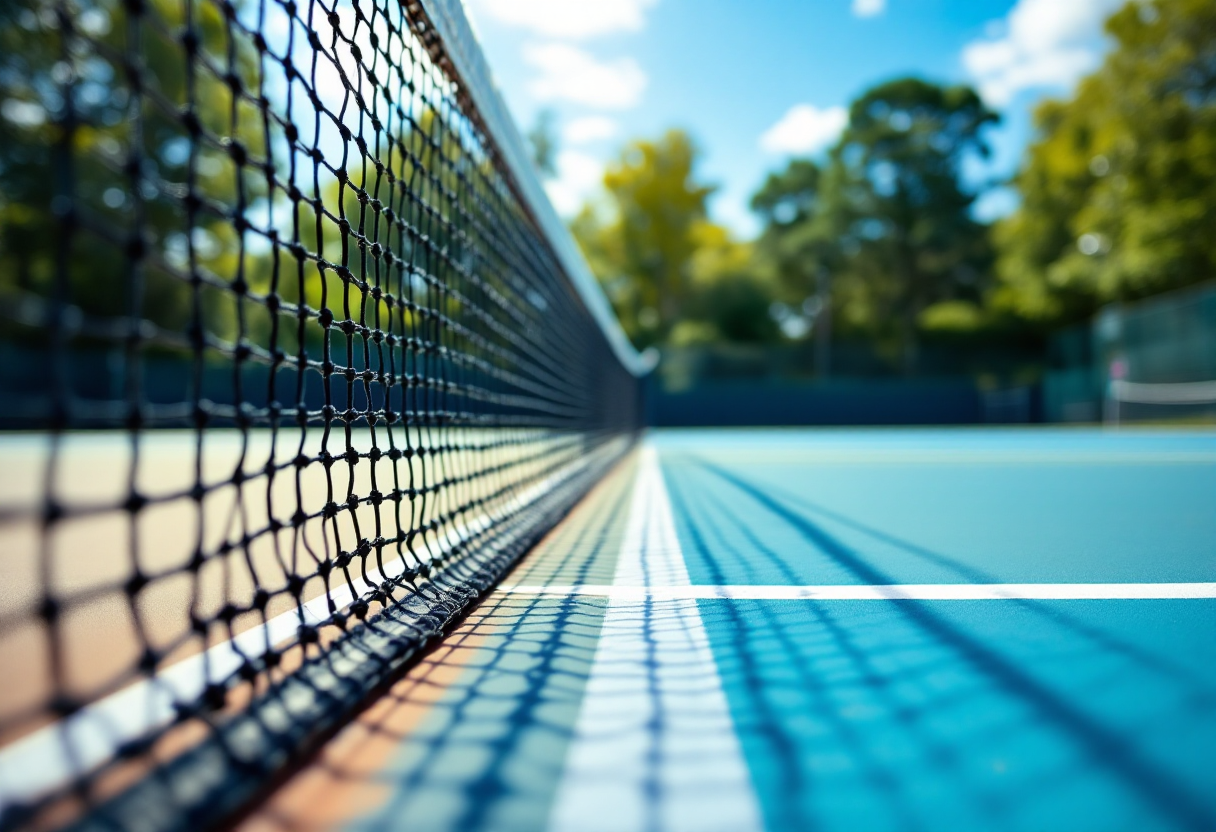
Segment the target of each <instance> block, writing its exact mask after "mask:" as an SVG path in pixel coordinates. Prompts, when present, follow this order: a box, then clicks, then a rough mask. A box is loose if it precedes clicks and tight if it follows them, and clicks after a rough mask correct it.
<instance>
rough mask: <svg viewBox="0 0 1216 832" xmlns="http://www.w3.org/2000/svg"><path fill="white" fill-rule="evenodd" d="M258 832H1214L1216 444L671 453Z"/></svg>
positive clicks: (800, 438) (933, 439) (955, 443)
mask: <svg viewBox="0 0 1216 832" xmlns="http://www.w3.org/2000/svg"><path fill="white" fill-rule="evenodd" d="M245 828H246V829H310V830H320V829H349V830H367V832H371V830H390V829H394V830H395V829H417V830H426V832H444V830H486V831H487V832H490V831H493V832H507V831H509V830H572V831H573V830H605V832H608V831H609V830H613V831H614V832H628V830H689V832H692V831H693V830H723V832H727V831H728V830H729V832H745V831H746V830H760V829H767V830H776V831H777V832H782V831H784V830H1036V831H1037V832H1051V831H1052V830H1062V831H1063V830H1069V832H1080V831H1081V830H1128V832H1147V830H1195V831H1196V832H1198V830H1213V829H1216V434H1213V433H1203V432H1139V431H1126V432H1098V431H1085V430H1076V431H1062V430H1060V431H1047V430H1043V431H1030V430H1027V431H1012V430H1009V431H999V430H965V431H946V430H941V431H929V430H926V431H820V432H809V431H785V430H771V431H733V432H728V431H703V432H692V431H689V432H672V431H668V432H662V431H660V432H654V433H651V434H650V435H649V436H648V438H647V439H646V440H645V441H644V442H643V443H641V445H640V446H639V448H638V449H637V450H636V451H635V452H634V453H633V454H631V455H630V457H629V459H628V460H627V461H626V462H624V463H623V464H621V465H620V466H618V467H617V468H616V469H615V470H614V472H613V473H612V474H611V475H610V476H609V477H608V478H607V479H605V480H604V481H603V482H602V483H600V485H599V486H598V487H597V488H596V489H595V491H593V493H592V494H591V495H589V496H588V498H587V499H585V500H584V501H583V503H582V504H581V505H580V506H578V507H577V508H576V509H575V511H574V512H573V513H572V514H571V515H570V516H569V517H568V518H567V519H566V520H565V521H564V522H563V523H562V525H560V526H559V527H558V528H557V529H556V530H554V532H553V533H551V534H550V535H549V536H548V537H547V538H546V539H545V540H544V541H543V542H542V544H541V545H540V546H539V547H537V548H536V549H535V550H534V551H533V552H532V553H531V554H530V555H528V556H527V558H526V559H525V560H524V561H522V562H521V564H520V565H519V566H518V568H517V569H516V570H515V571H514V572H513V573H512V574H511V575H510V576H509V577H508V579H507V580H506V582H505V583H504V584H503V585H502V586H501V587H500V588H499V589H498V590H497V591H495V592H494V593H493V594H491V595H490V596H489V597H488V599H487V600H486V601H485V602H484V603H483V604H481V605H480V606H479V607H478V608H477V609H475V610H474V612H473V613H472V614H471V615H470V616H469V617H468V618H467V619H466V620H465V621H464V622H463V624H462V626H461V627H460V629H459V630H458V631H457V632H456V633H455V634H454V635H453V636H451V637H450V638H449V639H448V640H447V641H446V642H445V643H444V644H443V645H442V646H441V647H440V648H439V649H437V650H436V651H434V652H433V653H432V654H431V655H430V656H428V658H427V659H426V660H425V661H424V662H423V663H422V664H421V665H419V666H418V667H416V668H415V669H414V670H413V671H411V672H410V673H409V674H408V675H407V676H406V677H405V678H403V679H402V680H401V681H400V682H398V683H397V684H396V685H395V687H393V689H392V690H391V691H389V693H388V694H387V695H386V696H384V697H383V698H382V699H380V700H379V701H377V702H375V703H374V704H373V705H372V706H371V707H370V708H369V709H368V710H367V711H365V712H364V713H363V715H362V716H361V718H360V719H359V720H358V721H357V722H356V723H355V724H352V725H351V726H349V727H348V728H347V729H346V730H344V731H343V732H342V733H341V734H340V735H339V736H338V737H337V738H336V739H335V740H334V741H333V742H332V743H331V744H330V745H329V746H328V747H327V748H326V749H325V750H324V752H323V753H321V754H320V755H319V756H318V757H317V758H316V760H315V761H314V762H313V763H312V764H311V765H310V766H309V767H308V768H306V769H305V770H304V771H303V772H302V773H301V774H299V775H298V776H297V777H295V778H294V779H293V780H291V781H289V782H288V783H287V784H286V785H285V786H284V787H283V788H281V789H280V790H279V791H278V792H277V793H276V794H275V795H274V796H273V798H272V799H271V800H270V801H269V802H268V804H267V805H266V806H265V807H264V808H263V809H262V810H260V811H259V812H257V813H256V814H254V815H252V816H250V817H248V818H246V820H245Z"/></svg>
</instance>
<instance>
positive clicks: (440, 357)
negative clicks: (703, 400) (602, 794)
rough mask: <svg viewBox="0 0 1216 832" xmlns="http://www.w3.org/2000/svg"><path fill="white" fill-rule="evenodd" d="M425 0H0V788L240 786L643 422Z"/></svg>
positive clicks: (42, 796)
mask: <svg viewBox="0 0 1216 832" xmlns="http://www.w3.org/2000/svg"><path fill="white" fill-rule="evenodd" d="M427 5H428V4H425V3H424V4H423V5H421V6H419V5H416V4H412V3H409V2H404V3H403V2H401V0H345V1H343V2H330V0H301V2H288V1H286V0H232V1H231V2H230V0H68V1H66V2H46V3H39V4H31V3H30V2H28V0H17V2H16V3H6V4H0V95H2V105H0V316H3V318H4V319H5V321H6V323H5V324H4V326H3V331H2V334H0V351H2V353H0V400H2V404H0V427H3V428H5V429H6V430H5V432H4V433H3V434H0V459H2V460H3V465H4V468H5V472H4V475H3V484H2V485H0V552H2V553H3V554H2V558H3V562H2V564H0V569H2V570H3V574H2V575H0V582H3V584H4V587H3V589H2V590H0V592H2V594H0V668H2V669H3V674H4V675H5V676H6V677H7V678H6V681H5V682H4V683H3V684H2V685H0V801H2V806H3V815H2V816H0V817H2V820H0V826H3V827H4V828H13V827H21V826H27V825H29V826H56V825H61V824H64V823H76V824H80V825H82V826H84V827H92V826H96V827H98V828H133V827H139V828H145V829H155V828H189V829H197V828H207V827H210V826H214V825H216V824H222V823H224V822H226V820H227V819H230V818H231V816H232V813H233V812H237V811H240V809H241V807H242V806H244V805H246V804H247V802H248V801H249V800H250V799H251V798H252V797H255V796H256V794H257V793H258V792H259V790H261V789H263V788H264V787H265V785H266V784H267V783H268V782H271V781H272V780H273V779H274V778H275V777H276V776H279V775H280V774H281V772H282V771H283V770H284V768H285V767H289V766H290V765H291V764H292V761H293V760H297V759H299V756H300V755H301V754H302V753H304V752H306V751H307V750H308V749H309V748H310V747H313V746H315V744H316V743H317V742H319V741H321V740H322V739H323V738H324V737H325V735H326V734H327V733H328V732H331V731H332V730H334V729H335V728H336V726H338V725H340V724H341V722H342V721H343V720H344V719H346V718H347V717H348V716H349V714H350V713H351V711H352V710H353V709H354V708H356V707H358V705H359V704H360V703H361V702H363V701H365V699H366V697H367V696H369V695H370V694H371V693H373V692H374V691H375V690H376V689H377V687H378V686H381V685H383V684H385V683H386V681H387V680H389V679H390V678H391V677H392V676H393V674H395V673H399V672H400V670H401V668H402V667H403V666H404V665H405V664H406V663H407V662H408V661H409V659H410V657H411V656H413V655H415V654H416V653H417V651H418V650H419V649H420V648H421V647H423V646H425V645H426V643H427V642H428V641H430V640H431V639H433V638H434V637H435V635H436V634H438V633H440V632H442V631H443V630H444V628H445V627H446V626H447V625H448V624H449V623H451V622H452V621H453V620H454V619H455V618H456V617H458V616H459V615H460V613H461V612H462V611H463V610H464V609H465V608H467V606H468V605H469V604H470V603H471V602H472V601H474V600H476V598H477V597H478V596H479V595H480V594H481V593H482V592H483V591H484V590H485V589H486V588H487V587H489V586H490V585H492V583H493V582H494V581H495V580H496V579H497V578H498V577H499V576H500V575H501V574H502V573H503V571H504V569H505V568H506V567H507V566H508V565H509V564H510V562H511V561H512V560H514V559H515V558H517V557H518V556H519V555H520V554H521V553H522V552H523V551H525V550H526V549H527V547H528V546H529V545H531V543H532V542H534V541H535V540H536V539H537V538H538V536H539V535H541V534H543V533H544V532H545V531H546V530H547V529H548V528H550V527H551V526H552V524H553V523H554V522H555V521H556V519H557V518H558V517H560V515H561V514H562V513H563V512H564V511H565V510H566V509H568V508H569V506H570V505H571V504H572V503H573V502H574V501H575V500H576V499H577V498H578V497H579V496H580V495H581V494H582V493H583V492H584V491H585V490H586V489H587V488H588V487H589V486H590V484H591V483H592V482H594V481H595V479H596V478H598V476H599V475H600V474H601V473H602V472H603V470H604V469H605V468H606V466H607V465H609V464H611V462H612V461H613V460H615V459H616V458H617V457H618V456H619V455H620V454H621V453H622V452H623V451H624V449H625V448H626V447H627V446H628V444H629V442H630V441H631V439H632V436H633V432H634V431H635V430H636V428H637V419H638V404H637V390H638V384H637V379H636V378H635V376H634V375H632V374H631V372H630V371H629V370H628V369H627V368H626V367H625V366H624V365H623V364H622V362H621V360H620V359H619V358H618V352H617V351H614V349H613V346H612V343H611V340H610V338H609V335H607V334H606V333H605V330H604V329H603V328H602V326H601V325H600V324H598V323H597V318H596V317H595V316H594V315H593V314H592V312H591V311H590V309H589V306H588V303H587V302H586V295H585V292H584V293H580V291H578V289H577V287H576V284H575V282H573V281H572V278H571V275H570V274H569V273H568V270H566V269H564V268H563V266H562V263H563V260H562V259H561V257H559V256H558V252H557V249H556V248H555V246H554V244H553V242H552V240H551V239H549V238H547V237H546V235H544V234H542V233H541V232H540V230H539V228H540V227H541V226H540V225H539V224H538V222H537V221H536V220H535V219H534V215H533V213H532V212H531V211H530V210H529V208H528V205H529V203H528V201H527V200H526V199H524V198H523V197H521V196H520V194H521V193H522V191H521V190H520V183H519V181H518V180H519V177H517V176H514V175H513V174H512V170H518V168H512V167H511V166H509V165H507V164H506V163H505V162H504V161H503V157H502V155H501V147H500V143H499V142H498V141H496V137H495V136H493V135H489V134H488V132H487V129H486V127H485V121H484V119H483V118H482V116H481V114H480V113H479V111H478V110H477V108H476V107H475V106H474V105H473V104H472V103H471V100H470V98H469V96H468V95H467V94H466V89H465V87H464V86H462V79H460V78H458V77H456V74H455V72H454V71H453V69H452V65H451V63H450V62H449V61H448V59H447V57H446V55H445V53H444V44H443V43H442V41H441V39H440V38H438V37H437V36H436V34H435V32H434V31H433V29H432V27H431V21H429V20H428V18H427V11H428V9H427V8H425V7H426V6H427Z"/></svg>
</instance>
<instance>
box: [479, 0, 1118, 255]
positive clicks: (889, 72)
mask: <svg viewBox="0 0 1216 832" xmlns="http://www.w3.org/2000/svg"><path fill="white" fill-rule="evenodd" d="M465 2H466V5H467V7H468V9H469V12H470V17H471V18H472V21H473V24H474V27H475V29H476V31H477V34H478V37H479V39H480V40H481V43H482V46H483V48H484V49H485V51H486V53H487V56H488V59H489V62H490V66H491V67H492V69H493V71H494V74H495V77H496V79H497V81H498V84H499V86H500V88H501V89H502V92H503V94H504V96H505V97H506V99H507V104H508V106H509V107H510V108H511V111H512V113H513V114H514V116H515V118H516V121H517V122H518V123H519V124H520V126H521V129H523V130H527V129H529V128H530V127H531V125H532V124H534V123H535V120H536V118H537V114H538V113H539V112H540V111H541V110H544V109H548V110H551V111H553V113H554V114H555V116H556V132H557V137H558V141H559V148H560V155H559V157H558V168H559V173H558V176H557V178H556V179H554V180H553V181H550V182H549V183H548V184H547V188H548V190H549V193H550V197H551V198H552V199H553V201H554V204H555V205H556V207H557V208H558V210H559V212H561V213H563V214H565V215H569V214H570V213H571V212H572V211H574V210H576V208H577V207H578V206H579V205H580V204H582V202H583V201H584V200H585V199H586V198H588V197H589V196H591V195H593V194H594V193H595V192H596V191H597V189H598V182H599V179H600V177H601V175H602V171H603V166H604V164H605V162H606V161H608V160H610V159H611V158H613V157H614V156H615V155H616V153H617V152H618V151H619V149H620V147H621V145H622V144H623V143H624V142H625V141H626V140H627V139H630V138H633V137H637V136H646V137H650V136H657V135H659V134H660V133H661V132H662V131H664V130H666V129H667V128H669V127H682V128H684V129H686V130H688V131H689V132H690V133H691V134H692V135H693V136H694V138H695V139H696V140H697V142H698V144H699V145H700V147H701V149H702V150H703V151H704V156H703V163H702V166H701V174H702V176H703V178H705V179H707V180H709V181H711V182H713V183H716V184H717V185H718V186H719V191H718V193H717V194H716V195H715V197H714V199H713V202H712V205H711V211H712V214H713V217H714V218H715V219H716V220H718V221H720V222H723V223H725V224H727V225H729V226H730V227H732V228H734V229H735V230H736V231H737V232H738V233H739V234H740V235H742V236H749V235H751V234H753V233H754V232H755V231H756V230H757V225H756V221H755V218H754V217H752V216H751V214H750V212H749V210H748V208H747V202H748V199H749V197H750V195H751V193H752V192H753V191H754V190H755V189H756V188H757V187H758V186H759V185H760V183H761V182H762V181H763V178H764V176H765V175H766V174H767V173H768V172H769V171H771V170H776V169H779V168H780V167H782V166H783V165H784V163H785V162H786V161H787V160H788V159H789V158H791V157H793V156H815V155H817V154H819V153H822V151H823V148H825V147H827V146H828V145H829V144H831V142H832V141H833V140H834V139H835V138H836V136H837V135H838V134H839V131H840V129H841V127H842V126H843V124H844V108H845V107H847V105H848V103H849V101H850V100H851V99H852V98H854V97H855V96H856V95H858V94H859V93H861V92H862V91H864V90H865V89H866V88H867V87H869V86H871V85H873V84H875V83H878V82H881V81H883V80H886V79H889V78H894V77H898V76H901V75H908V74H914V75H919V76H921V77H924V78H928V79H932V80H937V81H943V82H952V83H957V82H967V83H971V84H973V85H975V86H976V87H977V88H978V89H979V90H980V91H981V93H982V95H983V96H984V98H985V100H986V101H987V102H988V103H989V105H990V106H992V107H993V108H994V109H996V110H997V111H998V112H1000V113H1001V115H1002V117H1003V119H1004V121H1003V123H1002V125H1001V126H1000V127H999V128H997V129H995V130H993V131H992V133H991V135H990V138H991V140H992V144H993V147H994V150H995V154H994V156H993V157H992V159H991V160H990V161H989V162H988V163H985V164H982V165H980V164H976V165H973V166H972V167H971V169H970V170H969V172H968V175H969V177H970V178H971V180H972V181H973V183H974V184H975V185H976V186H977V188H978V187H980V186H981V185H984V184H987V183H991V182H994V181H997V180H999V179H1000V178H1002V177H1004V176H1007V175H1008V174H1009V173H1010V172H1012V171H1013V170H1014V169H1015V168H1016V166H1017V163H1018V160H1019V159H1020V157H1021V153H1022V150H1023V148H1024V146H1025V143H1026V141H1027V140H1028V139H1029V137H1030V134H1031V128H1030V111H1031V109H1032V108H1033V106H1034V104H1035V102H1037V101H1039V100H1041V99H1042V98H1043V97H1044V96H1048V95H1059V94H1061V93H1065V92H1067V91H1068V90H1069V89H1071V88H1072V86H1073V85H1074V84H1075V82H1076V80H1077V78H1078V77H1080V76H1081V75H1082V74H1084V73H1085V72H1087V71H1089V70H1091V69H1093V68H1094V67H1095V66H1097V64H1098V63H1099V62H1100V60H1101V57H1102V54H1103V53H1104V51H1105V50H1106V49H1107V48H1108V46H1109V44H1108V43H1107V41H1106V39H1105V38H1104V36H1103V35H1102V22H1103V20H1104V19H1105V18H1106V16H1107V15H1109V13H1110V12H1111V11H1112V10H1114V9H1115V8H1117V7H1118V6H1119V5H1120V4H1121V0H751V2H744V0H465ZM1011 204H1012V201H1011V197H1010V195H1009V194H1008V193H1007V192H1006V193H1003V194H1002V193H1001V192H1000V190H999V189H997V190H994V191H992V192H991V193H989V194H988V195H987V196H986V197H984V198H983V199H981V202H980V203H979V205H978V209H977V211H978V213H979V214H981V215H982V216H984V217H991V216H994V215H999V214H1000V213H1002V212H1003V211H1007V210H1008V209H1009V207H1010V206H1011Z"/></svg>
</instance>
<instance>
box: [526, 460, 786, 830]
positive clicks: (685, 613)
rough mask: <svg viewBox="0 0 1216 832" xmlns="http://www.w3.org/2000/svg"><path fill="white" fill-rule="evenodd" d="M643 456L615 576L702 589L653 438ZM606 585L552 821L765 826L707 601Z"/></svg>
mask: <svg viewBox="0 0 1216 832" xmlns="http://www.w3.org/2000/svg"><path fill="white" fill-rule="evenodd" d="M640 455H641V456H640V459H639V461H638V469H637V475H636V476H637V479H636V482H635V486H634V492H633V498H632V503H631V505H630V511H629V518H628V521H627V525H626V528H625V536H624V540H623V542H622V546H621V553H620V558H619V560H618V561H617V567H616V573H615V581H616V582H617V584H620V585H622V588H624V589H637V588H641V589H643V590H645V589H646V588H647V587H649V586H653V587H656V588H681V589H687V588H690V587H689V586H688V569H687V567H686V566H685V565H684V557H683V554H682V552H681V551H680V543H679V540H678V539H677V538H676V533H675V522H674V520H673V519H672V515H671V505H670V502H669V501H668V496H667V489H666V487H665V486H664V484H663V477H662V474H661V472H660V470H659V464H658V458H657V455H656V453H655V451H654V448H653V447H652V446H650V445H649V444H646V445H643V447H642V449H641V451H640ZM605 589H608V590H609V593H608V597H609V602H608V606H607V609H606V610H605V614H604V620H603V624H602V628H601V632H600V636H599V640H598V643H597V645H596V651H595V657H594V659H593V661H592V666H591V671H590V675H589V678H588V680H587V687H586V690H585V692H584V694H583V701H582V705H581V710H580V711H579V716H578V721H577V723H576V724H575V729H574V738H573V740H572V741H571V745H570V750H569V753H568V754H567V757H566V765H565V770H564V771H563V774H562V779H561V781H560V783H559V785H558V790H557V795H556V797H555V799H554V805H553V812H552V815H551V816H550V823H549V829H550V830H551V832H575V830H577V832H599V830H603V832H635V830H636V831H637V832H642V830H651V829H663V830H670V832H694V830H695V832H717V831H718V830H721V832H750V831H751V830H759V829H761V828H763V822H762V821H761V816H760V808H759V803H758V800H757V798H756V794H755V790H754V788H753V786H752V782H751V775H750V773H749V772H748V769H747V765H746V763H745V762H744V759H743V750H742V748H741V746H740V743H739V738H738V735H737V734H736V732H735V727H734V723H733V721H732V720H731V717H730V710H729V708H728V705H727V702H726V694H725V693H724V692H723V690H722V680H721V678H720V676H719V674H718V670H717V665H716V663H715V661H714V656H713V651H712V649H711V648H710V644H709V636H708V634H707V633H706V631H705V625H704V623H703V622H702V621H701V616H700V613H699V611H698V609H697V604H696V601H695V600H694V599H693V598H692V597H670V598H667V597H664V598H659V599H657V600H655V599H654V598H652V597H651V596H648V595H645V594H640V595H639V594H633V595H630V594H629V593H628V592H626V593H624V594H622V595H620V596H619V597H618V596H615V595H612V594H611V590H612V589H613V587H606V588H605ZM567 594H568V593H567Z"/></svg>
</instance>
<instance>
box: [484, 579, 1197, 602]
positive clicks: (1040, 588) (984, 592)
mask: <svg viewBox="0 0 1216 832" xmlns="http://www.w3.org/2000/svg"><path fill="white" fill-rule="evenodd" d="M495 591H496V592H502V593H510V594H518V595H555V596H570V595H593V596H600V597H606V598H609V599H610V600H612V601H618V600H619V601H656V600H664V601H676V600H699V599H709V598H725V599H730V600H739V601H743V600H748V601H784V600H791V601H1010V600H1023V599H1025V600H1044V601H1082V600H1090V601H1105V600H1111V601H1115V600H1141V599H1142V600H1150V599H1169V598H1216V583H1149V584H1145V583H1140V584H1131V583H1118V584H889V585H884V586H866V585H831V586H780V585H778V586H763V585H755V586H749V585H741V584H736V585H733V586H695V585H690V584H675V583H672V584H667V585H662V584H659V585H656V584H651V585H645V584H613V585H606V584H576V585H572V586H532V585H522V584H516V585H512V586H500V587H499V588H498V589H497V590H495Z"/></svg>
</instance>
